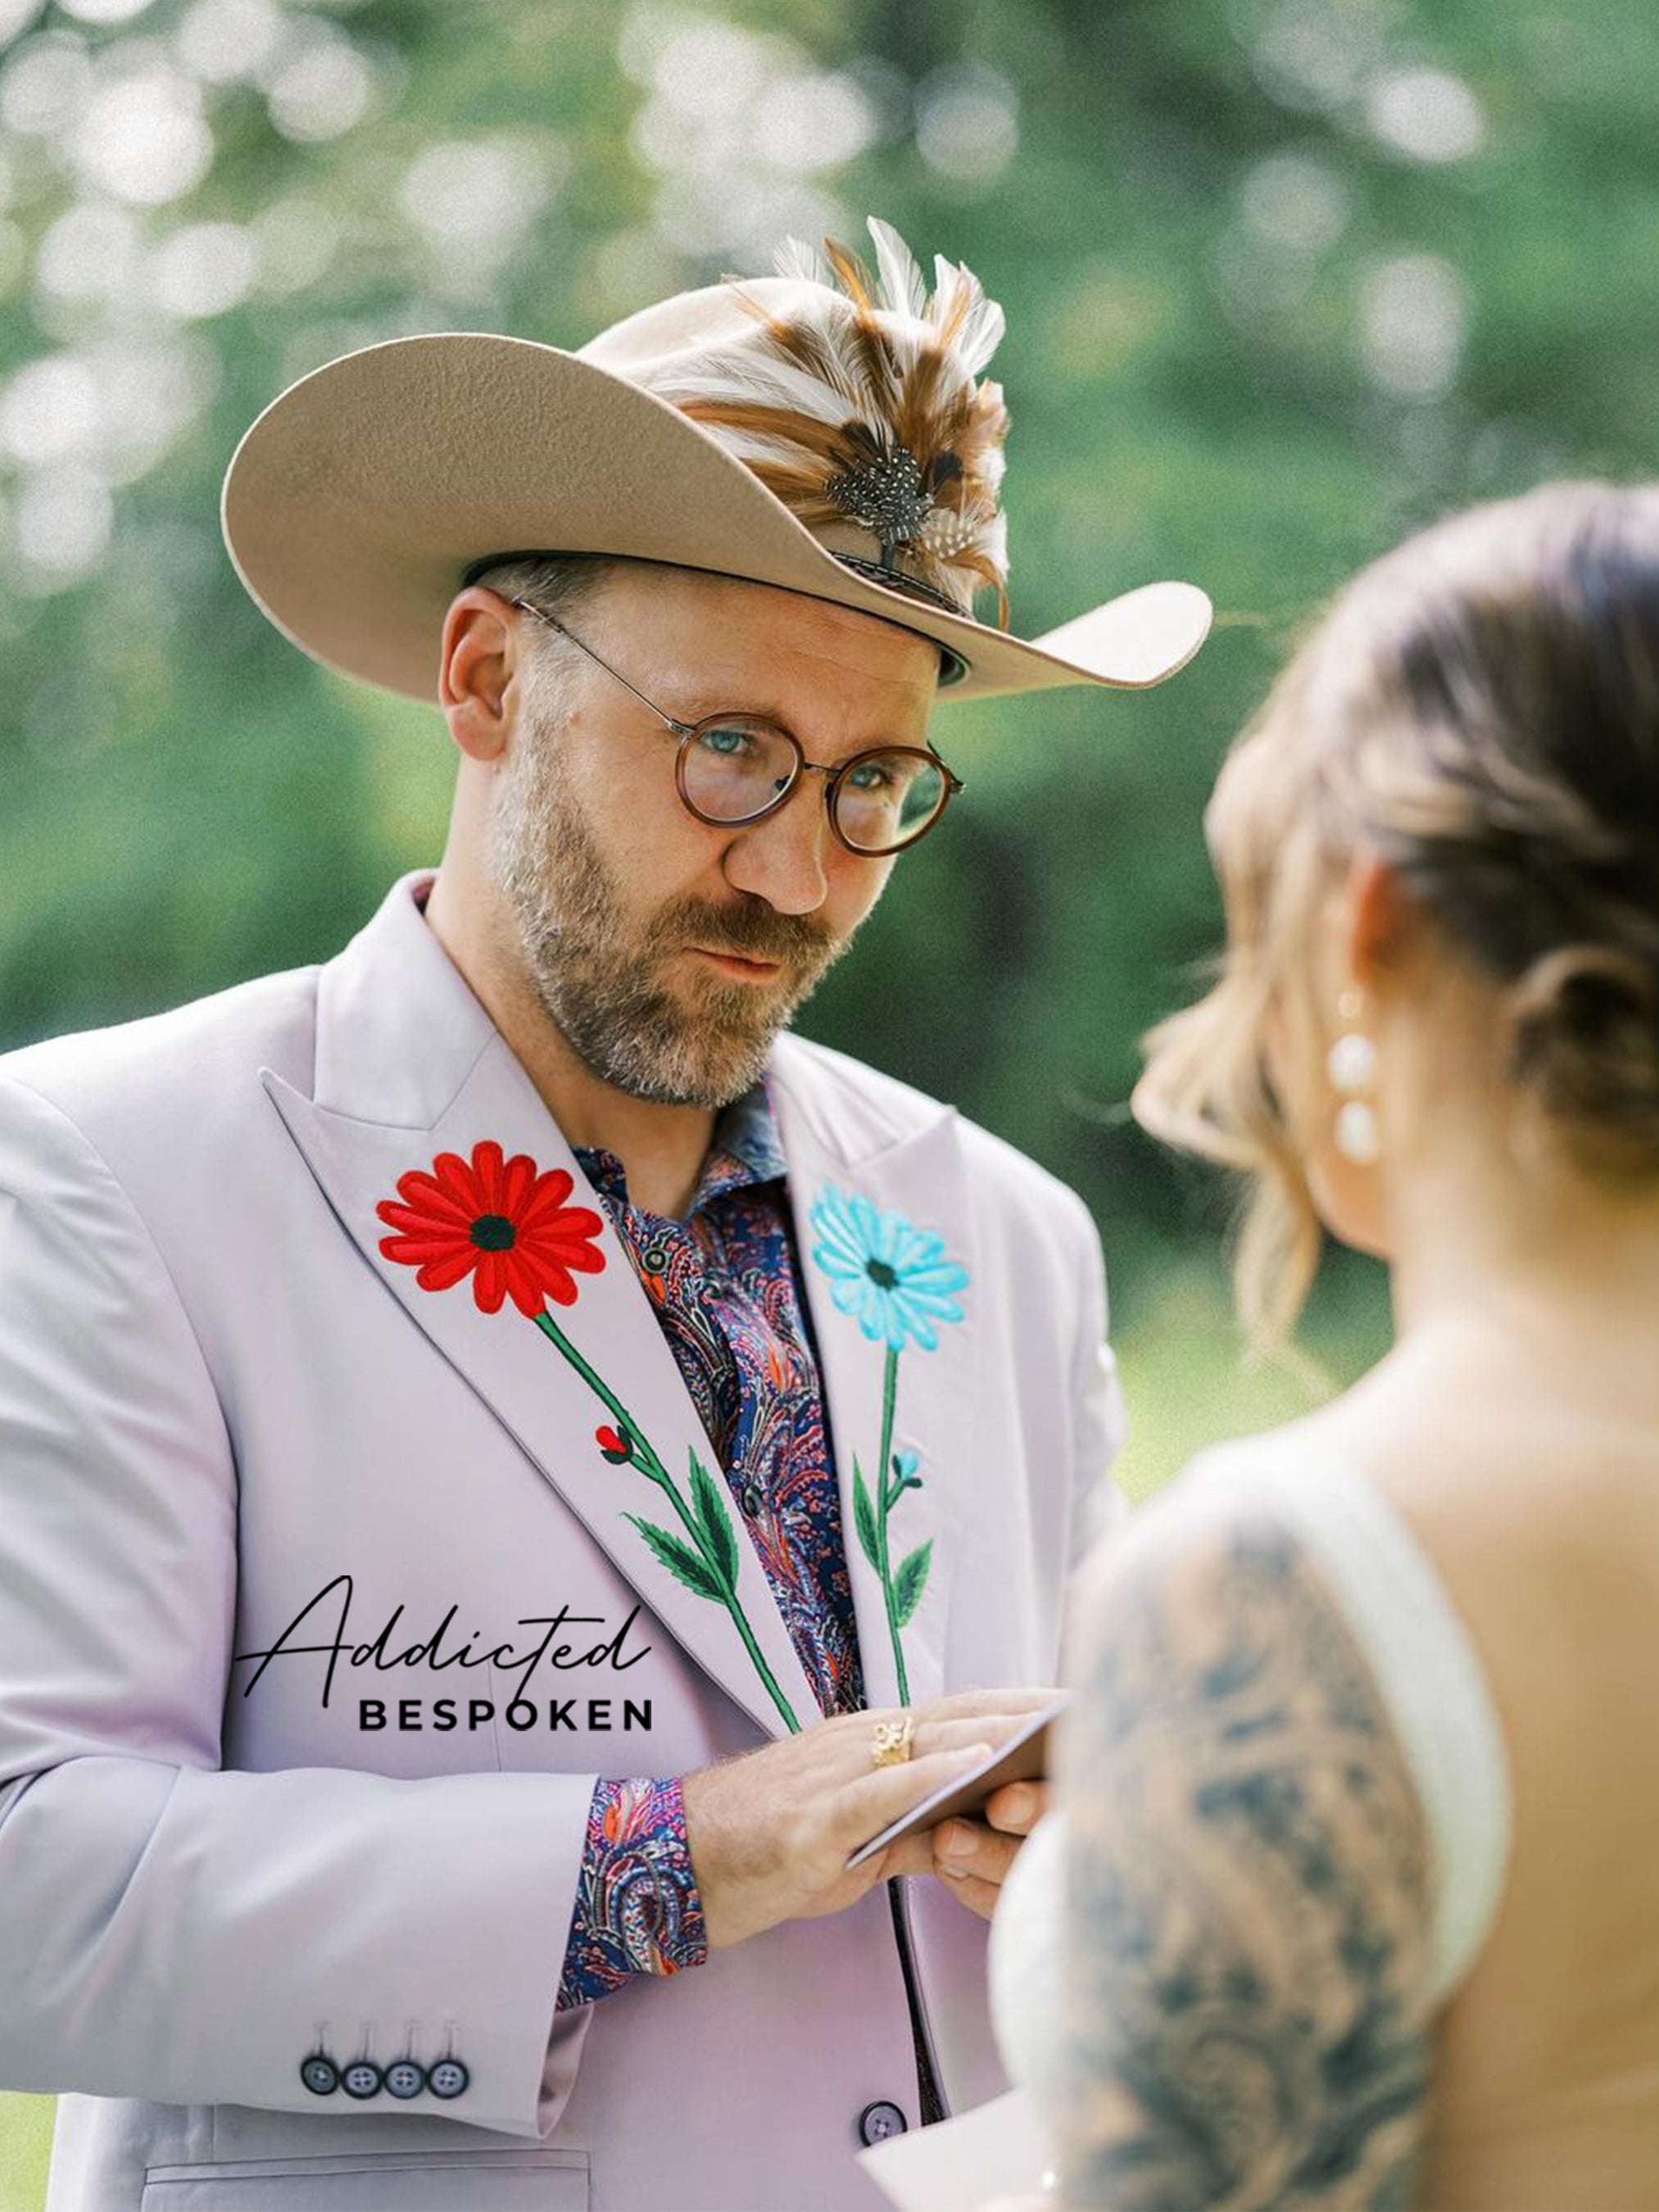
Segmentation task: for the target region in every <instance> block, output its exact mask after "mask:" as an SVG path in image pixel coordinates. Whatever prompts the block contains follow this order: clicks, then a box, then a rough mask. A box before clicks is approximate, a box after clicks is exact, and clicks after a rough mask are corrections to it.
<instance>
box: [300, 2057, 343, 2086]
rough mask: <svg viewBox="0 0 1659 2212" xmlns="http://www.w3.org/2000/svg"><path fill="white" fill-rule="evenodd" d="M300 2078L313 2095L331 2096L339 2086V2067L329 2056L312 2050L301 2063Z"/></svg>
mask: <svg viewBox="0 0 1659 2212" xmlns="http://www.w3.org/2000/svg"><path fill="white" fill-rule="evenodd" d="M300 2079H301V2081H303V2082H304V2083H305V2085H306V2087H307V2089H309V2090H310V2092H311V2093H312V2095H313V2097H331V2096H332V2095H333V2094H334V2092H335V2091H336V2090H337V2088H338V2087H339V2086H340V2069H339V2068H338V2067H337V2065H336V2064H335V2063H334V2061H333V2060H332V2059H331V2058H325V2057H324V2056H323V2054H322V2052H321V2051H313V2052H312V2054H311V2056H310V2057H309V2058H307V2059H304V2060H302V2061H301V2066H300Z"/></svg>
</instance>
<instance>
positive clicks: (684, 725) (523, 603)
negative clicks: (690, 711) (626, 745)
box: [507, 599, 692, 737]
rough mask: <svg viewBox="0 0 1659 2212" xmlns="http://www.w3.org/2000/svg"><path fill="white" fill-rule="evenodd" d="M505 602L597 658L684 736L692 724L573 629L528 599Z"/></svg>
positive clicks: (609, 674) (661, 719)
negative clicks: (670, 711) (647, 693)
mask: <svg viewBox="0 0 1659 2212" xmlns="http://www.w3.org/2000/svg"><path fill="white" fill-rule="evenodd" d="M507 604H508V605H509V606H514V607H522V608H523V609H524V611H525V612H526V614H527V615H534V616H535V617H536V619H537V621H538V622H544V623H546V624H547V626H548V628H549V629H556V630H557V632H558V633H559V635H560V636H561V637H568V639H569V640H570V642H571V643H572V645H574V647H576V649H577V651H578V652H580V653H586V655H587V657H588V659H590V660H597V661H598V662H599V665H600V667H601V668H602V669H604V671H605V674H606V675H607V676H614V677H615V678H616V679H617V683H618V684H621V685H622V687H623V690H625V691H632V692H633V693H634V696H635V698H636V699H637V700H638V701H639V702H640V704H641V707H647V708H650V710H651V712H652V713H653V714H654V715H655V716H656V718H657V720H659V722H666V723H667V725H668V726H669V728H670V729H671V730H672V731H673V732H675V733H676V735H677V736H679V737H684V734H685V732H687V730H689V729H690V727H691V726H692V725H691V724H690V722H677V721H676V720H674V717H673V716H672V715H671V714H665V713H664V712H663V710H662V708H660V707H659V706H658V705H657V704H656V702H654V701H653V700H651V699H647V697H646V696H645V694H644V692H643V691H641V690H636V689H635V686H634V685H633V684H630V683H629V680H628V678H626V677H625V676H624V675H623V672H622V671H621V669H619V668H613V667H612V666H611V663H610V662H609V661H608V660H607V659H605V657H604V655H603V654H602V653H595V652H594V650H593V648H592V646H591V645H585V644H584V643H583V642H582V641H581V639H580V638H579V637H578V636H577V635H576V633H575V631H574V629H566V628H565V626H564V624H563V623H562V622H559V621H556V619H555V617H553V616H551V615H549V614H544V613H543V612H542V610H541V609H540V608H539V607H532V605H531V604H530V602H529V600H528V599H510V600H509V601H508V602H507Z"/></svg>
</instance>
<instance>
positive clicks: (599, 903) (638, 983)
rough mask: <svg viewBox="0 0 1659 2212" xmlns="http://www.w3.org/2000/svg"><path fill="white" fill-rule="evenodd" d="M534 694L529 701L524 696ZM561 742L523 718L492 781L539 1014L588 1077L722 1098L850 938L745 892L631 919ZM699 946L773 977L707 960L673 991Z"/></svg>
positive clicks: (494, 875)
mask: <svg viewBox="0 0 1659 2212" xmlns="http://www.w3.org/2000/svg"><path fill="white" fill-rule="evenodd" d="M528 704H529V702H526V705H528ZM561 765H562V764H561V763H560V762H559V760H558V758H557V749H556V742H555V741H554V739H553V738H552V735H551V732H550V731H549V730H548V728H547V726H546V725H545V724H544V723H543V724H540V725H539V726H538V718H536V717H535V716H534V715H533V714H526V716H525V718H524V719H523V720H522V721H521V723H520V732H519V735H518V742H517V743H516V744H515V745H514V747H513V752H512V754H511V756H510V757H509V761H508V763H507V768H506V769H505V770H504V772H503V775H502V778H501V783H500V785H499V787H498V788H497V791H496V793H495V805H494V808H493V811H492V813H491V817H490V823H489V842H488V851H487V860H488V866H489V873H490V877H491V879H492V881H493V883H494V884H495V889H496V890H497V891H498V892H499V893H500V894H501V897H502V898H503V899H504V900H505V902H506V903H507V908H508V909H509V910H510V912H511V913H512V915H513V920H514V921H515V922H516V923H517V925H518V933H519V942H520V951H521V953H522V957H523V962H524V972H525V975H526V981H528V983H529V985H530V987H531V989H532V991H533V992H534V993H535V994H536V997H537V999H538V1001H539V1002H540V1005H541V1006H542V1008H543V1011H544V1012H545V1013H546V1014H547V1015H548V1016H549V1018H550V1019H551V1020H552V1021H553V1022H554V1024H556V1026H557V1028H558V1030H559V1031H560V1033H561V1035H562V1036H563V1037H564V1039H565V1041H566V1042H567V1043H568V1045H569V1046H570V1048H571V1049H572V1050H573V1051H574V1053H575V1054H577V1056H578V1058H579V1059H580V1060H582V1061H583V1062H584V1064H585V1065H586V1066H587V1067H588V1068H590V1069H591V1070H592V1073H594V1074H595V1075H597V1076H599V1078H600V1079H601V1080H602V1081H604V1082H605V1083H609V1084H611V1085H614V1086H615V1088H616V1089H617V1090H618V1091H627V1092H628V1093H629V1095H630V1096H632V1097H635V1098H645V1099H649V1100H652V1101H653V1103H658V1104H661V1105H682V1106H706V1107H720V1106H724V1105H726V1104H729V1103H730V1102H731V1101H732V1099H734V1098H739V1097H742V1096H743V1094H744V1091H747V1090H748V1089H749V1088H750V1085H752V1084H753V1083H754V1082H755V1081H756V1080H757V1078H758V1077H759V1075H760V1073H761V1070H762V1068H763V1066H764V1065H765V1062H766V1057H767V1054H769V1051H770V1050H771V1048H772V1043H773V1040H774V1039H775V1036H777V1033H778V1031H779V1030H781V1028H782V1027H783V1026H784V1024H786V1022H787V1021H788V1019H789V1018H790V1016H791V1015H792V1014H793V1012H794V1011H795V1009H796V1008H797V1007H798V1006H800V1005H802V1004H803V1003H804V1001H805V1000H806V999H807V998H808V997H809V996H810V995H811V992H812V991H813V990H814V989H816V987H817V984H818V983H819V981H821V980H822V979H823V975H825V974H826V973H827V972H828V970H829V969H830V967H832V966H833V965H834V963H835V962H836V960H838V959H839V958H840V957H841V955H842V953H843V952H844V951H846V950H847V947H848V945H849V944H850V943H851V942H852V933H851V932H849V933H848V935H847V936H846V937H844V938H839V939H838V938H836V937H834V936H832V935H831V934H830V933H828V932H827V931H826V930H825V928H824V927H823V923H822V922H820V921H815V920H814V919H813V918H812V917H811V915H792V914H780V913H779V912H777V910H776V909H775V908H773V907H771V906H769V905H768V904H767V902H766V901H765V900H764V899H762V898H759V897H757V896H755V895H754V894H753V893H750V892H737V893H733V895H732V896H733V898H734V899H735V900H736V901H737V903H735V904H733V905H730V906H727V905H717V904H716V903H714V902H712V901H710V900H708V899H702V898H684V899H677V900H674V901H672V902H671V903H669V904H668V905H666V906H664V907H662V908H659V910H658V911H657V912H656V913H655V914H654V915H647V916H646V917H645V918H644V919H643V920H639V919H636V918H635V916H634V915H632V914H631V913H630V912H629V908H628V906H627V904H626V902H625V901H624V900H623V897H622V895H621V893H620V890H619V889H618V887H617V883H616V880H615V878H614V877H613V875H612V874H611V871H610V869H609V868H608V867H607V866H606V864H605V860H604V859H603V857H602V855H601V854H600V853H599V848H598V847H597V845H596V844H595V843H594V842H593V839H592V836H591V834H590V832H589V830H588V829H587V826H586V823H584V822H583V820H582V819H581V817H580V812H579V811H578V809H577V806H576V805H575V802H574V799H573V798H572V796H571V793H570V792H569V790H568V787H567V786H566V784H565V781H564V779H563V777H562V774H561ZM690 945H696V946H701V947H702V948H704V949H706V950H708V951H730V952H732V953H735V954H737V955H738V956H739V957H748V958H750V959H757V960H777V961H781V963H783V969H782V972H781V974H780V975H777V976H776V977H775V978H774V979H773V981H771V983H769V984H750V983H732V982H728V981H725V980H724V979H723V978H722V977H720V976H719V975H715V974H714V972H713V971H712V970H710V971H708V973H706V974H699V975H692V974H691V969H692V966H693V965H694V964H695V963H689V962H685V963H682V966H683V967H684V969H685V971H686V974H687V976H688V983H687V986H685V987H683V988H682V991H680V992H676V991H675V990H674V988H673V987H671V985H670V984H669V983H668V982H667V981H665V980H659V976H660V971H661V969H662V966H663V963H665V960H666V959H667V957H669V956H670V955H671V954H674V953H678V952H680V951H683V950H684V948H685V947H687V946H690Z"/></svg>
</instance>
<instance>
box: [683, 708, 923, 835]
mask: <svg viewBox="0 0 1659 2212" xmlns="http://www.w3.org/2000/svg"><path fill="white" fill-rule="evenodd" d="M798 761H799V755H798V754H797V752H796V750H795V748H794V747H793V745H792V744H790V742H789V740H788V738H787V737H785V735H784V734H783V732H781V730H777V729H774V728H773V726H771V724H770V723H768V722H758V721H749V720H744V718H743V717H742V716H741V715H731V716H727V717H726V718H724V719H723V720H720V721H719V722H715V723H712V724H707V725H705V726H702V727H701V728H700V729H699V730H698V732H697V734H696V737H695V738H693V739H692V740H691V742H690V744H689V745H688V747H687V749H686V752H685V756H684V770H683V774H684V787H685V795H686V797H687V798H688V799H690V802H691V804H692V805H693V806H695V807H696V810H697V811H698V812H699V813H700V814H703V815H705V816H707V817H708V818H709V819H710V820H711V821H715V822H746V821H748V820H750V818H751V817H753V816H755V815H757V814H760V813H763V812H764V811H765V810H766V809H767V808H768V807H769V806H770V805H773V804H774V803H775V800H776V799H777V798H778V796H779V794H780V793H782V792H784V791H787V789H788V787H789V785H790V783H791V781H793V777H794V775H795V770H796V767H797V763H798ZM832 804H833V805H834V807H835V813H836V827H837V828H838V829H840V831H841V834H842V836H843V837H844V838H845V839H846V841H847V842H848V844H849V845H851V846H853V847H854V849H855V850H857V851H859V852H865V853H883V852H887V851H890V849H891V848H893V847H895V846H898V845H905V844H908V843H909V842H911V841H912V840H913V839H915V838H916V837H919V836H921V833H922V831H923V830H924V829H927V827H928V825H929V824H930V823H932V822H933V819H934V817H936V816H937V815H938V813H939V809H940V807H941V806H942V805H944V804H945V772H944V770H943V769H941V768H940V767H939V766H938V765H937V763H931V762H930V761H929V760H928V759H927V756H926V754H924V753H921V752H908V751H902V750H896V751H892V752H885V751H876V752H868V753H861V754H860V755H859V756H858V757H857V758H856V759H855V760H854V761H853V762H852V763H850V764H849V766H848V770H847V773H846V774H845V775H842V777H841V779H840V781H839V782H838V783H837V784H836V788H835V793H834V797H833V800H832Z"/></svg>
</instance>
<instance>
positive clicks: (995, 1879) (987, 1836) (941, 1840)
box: [927, 1692, 1052, 1920]
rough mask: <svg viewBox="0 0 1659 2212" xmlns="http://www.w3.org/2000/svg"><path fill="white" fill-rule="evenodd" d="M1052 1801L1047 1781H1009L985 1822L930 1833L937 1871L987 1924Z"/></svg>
mask: <svg viewBox="0 0 1659 2212" xmlns="http://www.w3.org/2000/svg"><path fill="white" fill-rule="evenodd" d="M1050 1694H1052V1692H1051V1693H1050ZM1047 1809H1048V1785H1047V1784H1045V1783H1042V1782H1005V1783H1004V1784H1003V1785H1002V1787H1001V1789H1000V1790H993V1791H992V1792H991V1795H990V1796H988V1797H987V1799H986V1801H985V1817H984V1819H983V1820H962V1819H957V1820H945V1821H942V1822H941V1823H940V1824H939V1826H938V1827H937V1828H930V1829H929V1830H928V1831H927V1836H928V1840H929V1842H930V1843H931V1844H932V1845H933V1872H934V1873H935V1874H936V1875H939V1878H940V1880H941V1881H943V1882H944V1883H945V1887H946V1888H947V1889H949V1891H950V1892H951V1895H952V1897H959V1898H960V1899H962V1901H963V1904H964V1905H967V1906H968V1908H969V1911H974V1912H977V1913H978V1914H979V1916H980V1917H981V1919H982V1920H988V1919H989V1918H990V1917H991V1915H992V1914H993V1913H994V1911H996V1909H997V1899H998V1898H999V1897H1000V1895H1001V1893H1002V1885H1003V1882H1004V1881H1005V1879H1006V1876H1007V1873H1008V1869H1009V1868H1010V1867H1011V1866H1012V1864H1013V1863H1014V1855H1015V1853H1016V1852H1017V1851H1018V1849H1019V1847H1020V1844H1021V1843H1022V1842H1023V1841H1024V1838H1026V1837H1027V1836H1029V1835H1030V1832H1031V1831H1032V1829H1033V1828H1035V1827H1036V1824H1037V1822H1038V1821H1039V1820H1041V1819H1042V1815H1043V1814H1044V1813H1045V1811H1046V1810H1047Z"/></svg>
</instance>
